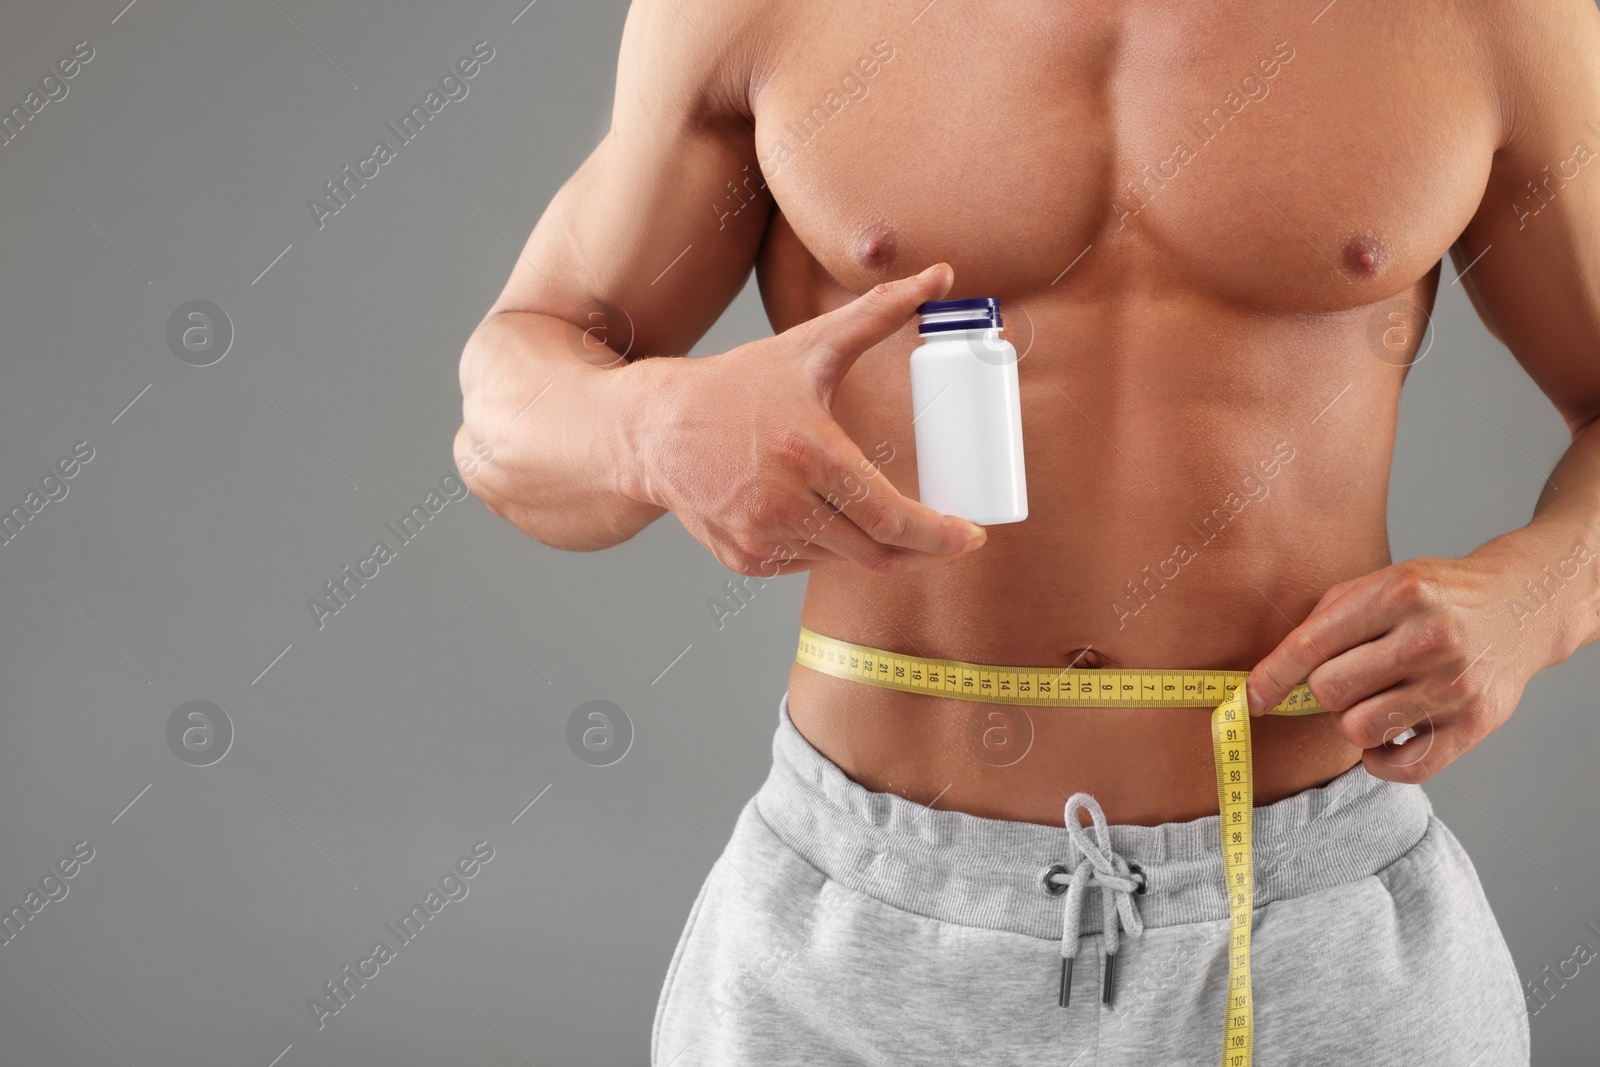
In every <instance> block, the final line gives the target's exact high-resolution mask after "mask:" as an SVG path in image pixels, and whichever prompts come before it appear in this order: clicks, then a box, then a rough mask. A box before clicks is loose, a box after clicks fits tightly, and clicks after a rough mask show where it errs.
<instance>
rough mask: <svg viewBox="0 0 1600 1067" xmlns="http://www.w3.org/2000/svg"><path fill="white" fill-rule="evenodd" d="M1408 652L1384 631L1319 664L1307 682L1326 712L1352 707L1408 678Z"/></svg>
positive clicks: (1399, 642) (1409, 661) (1411, 667)
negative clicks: (1370, 639)
mask: <svg viewBox="0 0 1600 1067" xmlns="http://www.w3.org/2000/svg"><path fill="white" fill-rule="evenodd" d="M1407 651H1408V649H1407V647H1406V646H1405V644H1404V643H1403V642H1402V641H1401V640H1400V639H1399V638H1398V637H1397V636H1396V635H1395V634H1393V633H1390V634H1386V635H1384V636H1383V637H1380V638H1378V639H1377V640H1376V641H1367V642H1365V643H1363V644H1359V645H1357V646H1356V647H1354V648H1352V649H1350V650H1349V651H1347V652H1344V653H1342V654H1340V655H1337V656H1334V657H1333V658H1332V659H1330V660H1328V661H1327V662H1326V663H1322V664H1319V665H1318V666H1317V667H1315V668H1313V669H1312V671H1311V673H1310V674H1309V675H1308V676H1307V677H1306V684H1307V685H1309V686H1310V687H1311V695H1312V696H1314V697H1316V698H1317V702H1318V703H1319V704H1321V705H1322V706H1323V707H1325V708H1327V709H1328V710H1329V711H1345V710H1348V709H1353V708H1354V707H1355V706H1356V705H1357V704H1359V703H1361V702H1362V701H1363V700H1365V699H1367V698H1368V697H1370V696H1373V695H1374V694H1377V693H1381V692H1383V691H1384V690H1386V689H1389V688H1390V687H1391V686H1395V685H1399V684H1400V683H1401V682H1403V681H1405V679H1406V678H1407V677H1409V675H1410V672H1411V670H1412V669H1414V667H1415V662H1414V660H1413V659H1412V658H1411V657H1409V656H1408V655H1406V653H1407Z"/></svg>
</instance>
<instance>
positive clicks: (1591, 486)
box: [1473, 423, 1600, 666]
mask: <svg viewBox="0 0 1600 1067" xmlns="http://www.w3.org/2000/svg"><path fill="white" fill-rule="evenodd" d="M1497 552H1505V553H1507V554H1508V557H1509V558H1508V566H1509V567H1511V568H1512V570H1513V573H1515V574H1516V575H1518V576H1519V578H1520V579H1521V580H1520V581H1519V582H1518V583H1517V584H1518V593H1519V596H1518V599H1517V600H1516V601H1513V603H1512V610H1513V613H1514V614H1516V615H1517V619H1518V623H1519V627H1518V628H1519V631H1521V632H1524V633H1526V632H1528V631H1530V630H1531V631H1532V633H1531V634H1529V636H1530V637H1537V638H1538V640H1539V642H1541V643H1542V644H1541V647H1542V650H1543V654H1544V656H1545V658H1547V659H1548V660H1549V662H1550V663H1560V662H1562V661H1564V660H1566V659H1567V658H1568V657H1570V656H1571V655H1572V654H1573V653H1574V652H1576V651H1577V650H1578V649H1579V648H1582V647H1583V646H1584V645H1587V644H1589V643H1590V642H1592V641H1594V640H1596V639H1597V638H1600V424H1596V423H1590V424H1589V425H1588V426H1586V427H1585V428H1584V429H1582V430H1580V431H1579V432H1577V433H1576V434H1575V435H1574V436H1573V440H1572V444H1571V446H1570V447H1569V448H1568V449H1567V452H1566V454H1565V455H1563V456H1562V457H1561V461H1560V462H1559V463H1558V464H1556V467H1555V469H1554V470H1553V471H1551V472H1550V476H1549V478H1548V479H1547V480H1546V482H1545V486H1544V491H1543V492H1542V493H1540V495H1539V501H1538V503H1537V504H1536V505H1535V506H1534V512H1533V518H1532V519H1531V520H1530V521H1529V523H1528V525H1527V526H1525V527H1522V528H1521V529H1519V530H1513V531H1511V532H1510V533H1508V534H1506V535H1504V536H1503V537H1499V538H1496V539H1495V540H1493V541H1491V542H1489V543H1488V544H1486V545H1484V546H1483V547H1482V548H1480V549H1479V550H1478V551H1477V552H1475V553H1473V554H1474V555H1477V556H1483V555H1492V554H1495V553H1497ZM1543 665H1545V664H1541V666H1543Z"/></svg>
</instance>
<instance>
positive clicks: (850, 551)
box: [812, 513, 982, 577]
mask: <svg viewBox="0 0 1600 1067" xmlns="http://www.w3.org/2000/svg"><path fill="white" fill-rule="evenodd" d="M835 514H836V518H835V521H833V522H831V523H828V524H827V525H826V526H824V527H822V528H821V529H819V530H817V531H815V533H814V534H813V535H812V542H813V543H814V544H815V545H817V546H819V547H821V548H824V549H826V550H828V551H829V552H832V553H834V554H835V555H836V556H839V557H843V558H844V559H848V560H850V561H851V562H853V563H856V564H858V565H860V566H861V567H864V568H865V569H866V570H868V571H871V572H872V573H873V574H877V575H881V576H884V577H887V576H891V575H895V574H905V573H907V572H909V571H914V570H921V569H923V568H925V567H931V566H937V565H938V564H941V563H948V562H950V561H952V560H954V559H958V558H960V557H961V556H962V555H963V554H964V552H963V551H962V550H961V549H957V550H955V551H953V552H952V551H945V552H921V551H918V550H916V549H910V548H897V547H895V546H893V545H889V544H885V543H884V542H882V541H878V540H875V539H874V538H872V537H870V536H868V535H867V533H866V531H864V530H862V529H861V527H859V526H857V525H856V524H855V523H854V522H852V521H851V520H850V518H849V516H847V515H844V514H842V513H835ZM961 521H963V522H965V520H961ZM981 543H982V541H981V540H980V541H979V544H981Z"/></svg>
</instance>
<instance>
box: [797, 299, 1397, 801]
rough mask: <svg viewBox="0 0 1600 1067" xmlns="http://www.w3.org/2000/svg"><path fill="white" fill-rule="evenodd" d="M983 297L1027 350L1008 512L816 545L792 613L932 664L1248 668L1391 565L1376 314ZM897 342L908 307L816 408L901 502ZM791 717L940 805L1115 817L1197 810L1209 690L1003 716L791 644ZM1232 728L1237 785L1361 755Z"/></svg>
mask: <svg viewBox="0 0 1600 1067" xmlns="http://www.w3.org/2000/svg"><path fill="white" fill-rule="evenodd" d="M958 277H960V272H959V270H958ZM977 284H978V285H979V289H981V286H982V283H981V282H979V283H977ZM978 291H979V290H977V289H973V288H972V287H971V286H970V285H967V286H963V287H962V290H961V293H960V294H958V295H971V294H972V293H976V292H978ZM984 295H990V294H984ZM998 295H1000V296H1001V297H1002V299H1003V301H1005V304H1006V307H1007V308H1008V310H1007V313H1006V314H1007V335H1008V337H1010V339H1011V340H1012V341H1013V343H1014V344H1015V345H1016V347H1017V348H1018V350H1019V351H1022V352H1024V353H1025V355H1024V357H1023V360H1022V362H1021V363H1020V365H1019V378H1020V381H1021V390H1022V398H1023V399H1022V403H1023V436H1024V449H1025V454H1026V463H1027V478H1028V495H1029V505H1030V514H1029V517H1028V518H1027V519H1026V520H1024V521H1023V522H1020V523H1015V524H1008V525H997V526H992V527H990V528H989V530H988V541H987V543H986V544H985V545H984V546H983V547H982V548H980V549H978V550H977V551H975V552H973V553H971V554H970V555H968V556H966V557H963V558H962V559H960V560H958V561H956V562H954V563H951V564H948V565H944V566H940V567H936V568H933V569H929V570H925V571H920V572H915V573H911V574H907V575H900V576H894V577H877V576H874V575H872V574H870V573H868V572H867V571H865V570H864V569H862V568H860V567H858V566H855V565H854V564H848V563H834V564H825V565H821V566H818V567H816V568H814V569H813V570H812V572H811V576H810V579H809V584H808V587H807V590H806V598H805V604H804V608H803V614H802V621H803V623H804V625H806V626H807V627H809V628H810V629H812V630H815V631H817V632H818V633H820V634H824V635H826V636H829V637H834V638H839V639H843V640H847V641H852V642H856V643H859V644H864V645H870V646H873V647H878V648H884V649H888V650H891V651H894V652H899V653H905V654H911V655H919V656H924V657H928V658H934V659H956V660H964V661H968V662H975V663H985V664H996V665H1011V666H1029V667H1040V666H1048V667H1053V668H1067V667H1073V666H1076V667H1125V668H1135V669H1136V668H1150V669H1160V668H1168V669H1196V668H1214V669H1225V670H1241V671H1247V670H1249V669H1250V668H1251V667H1253V666H1254V665H1255V664H1256V663H1257V662H1258V661H1260V660H1261V659H1262V658H1263V657H1264V656H1265V655H1266V654H1267V653H1268V652H1270V651H1271V650H1272V649H1273V648H1274V647H1275V646H1276V645H1277V644H1278V643H1279V642H1280V641H1281V640H1282V639H1283V638H1284V636H1285V635H1287V634H1288V633H1289V632H1290V631H1291V630H1292V629H1293V628H1294V626H1295V625H1297V624H1298V623H1299V622H1301V621H1302V620H1303V619H1304V618H1305V617H1306V615H1307V614H1309V612H1310V611H1311V609H1312V608H1313V607H1314V606H1315V604H1316V603H1317V601H1318V600H1319V599H1320V597H1321V596H1322V594H1323V592H1324V591H1325V590H1326V589H1327V588H1328V587H1329V586H1332V585H1335V584H1337V583H1339V582H1341V581H1344V580H1346V579H1349V578H1354V577H1357V576H1360V575H1363V574H1367V573H1370V572H1372V571H1374V570H1378V569H1380V568H1382V567H1384V566H1386V565H1388V563H1389V562H1390V559H1389V552H1388V537H1387V528H1386V517H1385V504H1386V497H1387V488H1388V470H1389V463H1390V459H1391V452H1392V442H1393V438H1394V430H1395V423H1396V417H1397V411H1398V398H1399V391H1400V386H1401V383H1402V380H1403V378H1404V371H1403V369H1401V368H1397V367H1396V366H1395V365H1394V364H1393V362H1392V361H1385V360H1384V359H1381V358H1375V357H1374V354H1373V352H1372V350H1371V349H1370V347H1369V345H1368V343H1367V337H1368V334H1369V328H1368V324H1369V323H1370V322H1371V320H1372V317H1373V315H1374V314H1377V313H1378V312H1376V311H1374V310H1373V309H1358V310H1357V311H1353V312H1342V313H1338V314H1332V315H1325V316H1317V317H1311V316H1299V315H1287V314H1286V315H1281V316H1276V315H1271V314H1264V313H1262V312H1260V311H1259V310H1257V311H1255V312H1252V313H1248V314H1247V313H1244V312H1234V311H1230V310H1228V309H1226V308H1221V307H1218V306H1215V305H1203V304H1200V303H1189V302H1185V301H1183V300H1181V299H1175V298H1171V297H1164V298H1163V299H1161V300H1159V301H1157V300H1153V299H1152V300H1150V301H1148V302H1146V303H1145V304H1143V305H1142V306H1137V307H1130V306H1129V302H1128V300H1127V299H1125V298H1124V299H1121V300H1119V301H1118V302H1117V303H1116V304H1115V305H1112V304H1106V305H1098V304H1096V303H1094V302H1093V301H1092V300H1091V301H1088V302H1084V301H1075V302H1074V303H1073V304H1071V305H1070V306H1069V305H1068V304H1067V303H1066V302H1065V301H1060V300H1054V301H1053V300H1051V299H1049V298H1048V297H1038V296H1035V295H1032V294H1026V293H1024V294H1010V295H1009V299H1008V294H1005V293H1001V294H998ZM1411 295H1413V296H1414V295H1415V294H1411ZM1127 323H1136V324H1137V325H1136V326H1129V325H1126V324H1127ZM780 328H781V327H780ZM915 344H916V338H915V334H914V330H913V329H910V328H908V329H907V330H906V331H904V332H903V333H902V334H900V335H899V336H897V337H896V338H894V339H891V340H890V341H889V342H886V343H885V344H883V345H880V346H879V347H878V348H877V349H874V350H873V351H871V352H869V353H867V354H866V355H865V356H863V357H862V359H861V360H860V362H859V363H858V364H857V365H856V367H855V368H854V369H853V370H852V371H851V373H850V374H849V376H848V377H847V378H846V379H845V381H844V383H843V385H842V386H841V388H840V391H839V394H838V397H837V398H836V400H835V403H834V414H835V417H836V418H838V419H839V421H840V423H841V425H843V426H844V428H845V429H846V430H847V431H848V432H849V433H850V434H851V436H852V437H853V438H854V439H855V441H856V443H857V444H858V445H860V446H861V450H862V452H863V454H864V455H866V456H869V457H879V458H880V459H882V458H884V457H888V458H887V459H886V461H884V462H882V463H881V466H880V468H879V471H878V476H882V477H886V478H888V479H889V480H890V481H891V482H892V483H893V484H894V485H895V486H896V487H897V488H898V489H900V490H901V491H902V492H904V493H906V494H908V495H911V496H915V494H916V477H915V451H914V445H913V438H912V430H911V425H910V415H911V413H910V407H909V403H910V402H909V393H908V386H907V382H906V379H907V376H908V374H907V368H906V357H907V355H908V354H909V352H910V350H911V349H912V348H913V347H914V346H915ZM840 495H841V496H847V495H848V487H841V493H840ZM836 521H844V520H842V519H840V520H836ZM789 712H790V715H791V717H792V718H793V721H794V723H795V725H796V727H797V728H798V729H799V730H800V732H801V734H802V735H803V736H804V737H805V738H806V739H807V740H808V741H809V742H810V743H811V744H812V745H813V746H815V747H816V748H817V749H818V750H819V751H821V753H822V754H823V755H824V756H826V757H827V758H828V759H830V760H832V761H833V762H834V763H835V764H837V765H838V766H839V767H840V768H841V769H842V770H843V771H844V772H845V774H847V775H848V776H850V777H851V778H852V779H854V780H855V781H857V782H859V783H860V784H862V785H864V786H865V787H867V788H868V789H871V790H874V791H879V792H891V793H896V794H899V795H901V796H904V797H906V798H908V799H911V800H915V801H917V802H920V803H923V804H929V805H931V806H933V807H935V808H939V809H944V810H958V811H964V812H969V813H971V814H974V815H979V816H985V817H989V818H997V819H1011V820H1021V821H1027V822H1037V823H1046V824H1057V825H1059V824H1060V821H1061V818H1062V809H1063V805H1064V803H1065V801H1066V798H1067V797H1068V796H1070V795H1071V794H1073V793H1075V792H1079V791H1083V792H1088V793H1090V794H1092V795H1093V796H1094V797H1095V798H1096V799H1097V800H1098V801H1099V802H1100V804H1101V805H1102V807H1103V808H1104V810H1105V812H1106V815H1107V817H1108V818H1109V819H1110V820H1111V821H1112V822H1119V823H1133V824H1142V825H1157V824H1160V823H1163V822H1171V821H1181V820H1189V819H1195V818H1199V817H1201V816H1204V815H1207V814H1214V813H1215V812H1216V809H1217V787H1216V782H1215V778H1214V775H1213V771H1212V763H1211V743H1210V721H1209V716H1210V711H1209V709H1205V708H1187V709H1115V710H1113V709H1057V708H1031V709H1027V710H1026V711H1024V710H1023V709H1020V708H1006V707H997V706H995V705H988V704H977V703H971V702H966V701H959V700H951V699H946V698H939V697H924V696H918V695H915V694H909V693H901V692H897V691H893V690H887V689H881V688H876V687H873V686H868V685H865V684H862V683H856V682H848V681H844V680H841V679H836V678H833V677H830V676H827V675H823V674H820V673H818V672H815V671H812V670H810V669H808V668H805V667H801V666H798V665H796V666H795V667H794V668H793V670H792V673H791V675H790V682H789ZM1252 734H1253V740H1254V762H1255V782H1256V785H1255V788H1256V794H1255V799H1256V803H1257V804H1266V803H1271V802H1272V801H1275V800H1278V799H1281V798H1284V797H1287V796H1291V795H1293V794H1295V793H1298V792H1301V791H1303V790H1305V789H1308V788H1312V787H1315V786H1318V785H1321V784H1324V783H1326V782H1328V781H1330V780H1332V779H1333V778H1335V777H1337V776H1338V775H1339V774H1340V773H1342V772H1343V771H1345V770H1347V769H1349V768H1350V767H1352V766H1353V765H1354V764H1355V763H1356V762H1358V760H1359V759H1360V750H1359V749H1357V748H1356V747H1354V746H1353V745H1351V744H1349V743H1348V742H1347V741H1346V740H1345V739H1344V737H1343V735H1342V734H1341V733H1340V731H1339V729H1338V725H1337V723H1336V722H1335V717H1334V716H1333V715H1316V716H1308V717H1303V718H1289V717H1268V718H1263V719H1257V720H1255V721H1254V723H1253V724H1252Z"/></svg>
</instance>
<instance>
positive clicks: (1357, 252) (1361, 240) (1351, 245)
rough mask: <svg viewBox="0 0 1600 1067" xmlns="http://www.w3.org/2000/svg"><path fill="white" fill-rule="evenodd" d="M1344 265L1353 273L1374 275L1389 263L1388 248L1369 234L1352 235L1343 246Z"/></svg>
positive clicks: (1370, 276)
mask: <svg viewBox="0 0 1600 1067" xmlns="http://www.w3.org/2000/svg"><path fill="white" fill-rule="evenodd" d="M1344 265H1345V267H1346V269H1348V270H1350V271H1351V272H1353V273H1355V274H1359V275H1362V276H1363V277H1367V278H1372V277H1376V276H1377V275H1379V274H1381V273H1382V272H1383V268H1384V267H1386V266H1388V265H1389V250H1388V248H1386V247H1384V244H1383V242H1382V241H1380V240H1378V239H1377V238H1376V237H1373V236H1372V235H1370V234H1362V235H1361V236H1359V237H1352V238H1351V239H1350V240H1349V241H1348V242H1346V244H1345V246H1344Z"/></svg>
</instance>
